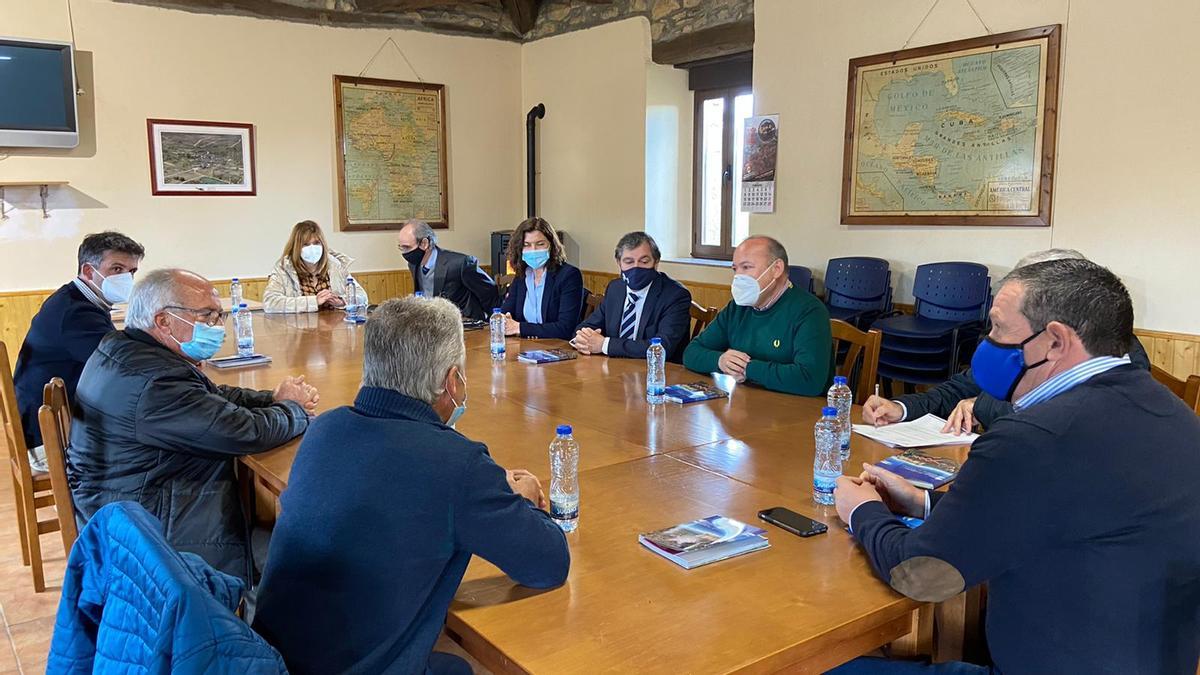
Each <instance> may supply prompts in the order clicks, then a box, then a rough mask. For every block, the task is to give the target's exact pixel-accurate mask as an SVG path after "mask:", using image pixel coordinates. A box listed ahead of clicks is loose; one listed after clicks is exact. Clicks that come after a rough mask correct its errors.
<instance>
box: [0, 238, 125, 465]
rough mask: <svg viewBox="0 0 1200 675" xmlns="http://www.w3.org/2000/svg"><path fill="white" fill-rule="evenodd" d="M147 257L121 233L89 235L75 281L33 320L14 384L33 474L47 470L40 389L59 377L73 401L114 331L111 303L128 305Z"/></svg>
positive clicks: (84, 240) (82, 245)
mask: <svg viewBox="0 0 1200 675" xmlns="http://www.w3.org/2000/svg"><path fill="white" fill-rule="evenodd" d="M145 254H146V250H145V249H144V248H142V245H141V244H139V243H137V242H136V241H134V240H132V239H130V238H129V237H126V236H125V235H123V234H121V233H120V232H99V233H97V234H89V235H88V236H86V237H84V238H83V242H82V243H80V244H79V254H78V267H77V268H76V270H77V272H78V276H76V277H75V278H74V279H72V280H71V282H70V283H68V284H67V285H65V286H63V287H62V288H59V289H58V290H57V291H55V292H54V293H53V294H51V295H50V297H49V298H46V301H45V302H44V303H42V307H41V309H39V310H38V313H37V314H35V315H34V317H33V321H32V322H31V323H30V325H29V332H28V333H27V334H26V335H25V342H24V343H23V344H22V345H21V353H20V354H19V355H18V356H17V367H16V370H15V372H14V374H13V385H14V387H15V389H16V392H17V406H18V408H19V409H20V412H21V426H22V428H23V429H24V431H25V444H26V445H27V446H28V447H29V449H30V454H31V459H32V460H34V464H35V467H34V468H35V469H37V470H42V471H44V470H45V465H44V462H45V450H43V449H41V448H40V447H39V446H41V445H42V430H41V426H39V424H38V419H37V414H38V408H40V407H41V405H42V388H43V387H45V386H46V383H47V382H49V381H50V380H51V378H55V377H61V378H62V379H63V383H64V384H65V385H66V388H67V398H68V400H71V401H73V400H75V386H76V385H77V384H79V374H80V373H82V372H83V364H85V363H87V360H88V357H90V356H91V355H92V352H94V351H96V345H98V344H100V339H101V338H103V337H104V336H105V335H107V334H108V333H110V332H112V331H113V330H114V326H113V322H112V318H111V317H110V316H109V312H110V311H111V310H112V306H113V304H115V303H119V302H126V301H127V300H129V293H130V291H131V290H133V275H134V274H136V273H137V271H138V265H139V264H141V261H142V257H143V256H144V255H145ZM32 455H37V456H36V459H35V458H34V457H33V456H32Z"/></svg>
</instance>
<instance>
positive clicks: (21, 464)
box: [0, 342, 58, 593]
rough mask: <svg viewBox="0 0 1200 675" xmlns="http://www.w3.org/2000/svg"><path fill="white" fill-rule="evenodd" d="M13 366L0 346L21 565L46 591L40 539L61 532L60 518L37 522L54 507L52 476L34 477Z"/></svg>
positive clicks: (0, 391) (0, 413) (1, 399)
mask: <svg viewBox="0 0 1200 675" xmlns="http://www.w3.org/2000/svg"><path fill="white" fill-rule="evenodd" d="M12 372H13V371H12V363H11V362H10V361H9V360H8V346H7V345H5V344H4V343H3V342H0V422H2V423H3V425H4V440H5V442H6V444H7V445H8V464H9V468H10V469H11V472H12V482H13V496H14V498H15V499H16V502H17V529H18V531H19V536H20V537H21V563H22V564H24V565H29V566H30V567H31V568H32V570H31V571H32V572H33V588H34V590H35V591H37V592H38V593H41V592H42V591H44V590H46V574H45V570H44V569H43V567H42V545H41V540H40V539H39V538H38V535H42V534H46V533H47V532H57V531H58V518H57V516H56V517H54V518H50V519H48V520H38V515H37V511H38V509H40V508H43V507H46V506H54V493H53V485H52V484H51V482H50V475H49V474H46V473H34V472H33V469H32V467H30V466H29V449H28V448H27V447H25V431H24V429H23V428H22V427H21V415H20V413H19V412H18V410H17V393H16V389H15V388H14V387H13V378H12Z"/></svg>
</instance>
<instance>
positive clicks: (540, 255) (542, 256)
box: [521, 251, 550, 270]
mask: <svg viewBox="0 0 1200 675" xmlns="http://www.w3.org/2000/svg"><path fill="white" fill-rule="evenodd" d="M521 260H524V261H525V264H526V265H529V266H530V267H531V268H533V269H535V270H540V269H542V268H543V267H545V266H546V263H548V262H550V251H525V252H524V253H522V254H521Z"/></svg>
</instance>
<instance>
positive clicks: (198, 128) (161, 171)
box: [146, 119, 257, 196]
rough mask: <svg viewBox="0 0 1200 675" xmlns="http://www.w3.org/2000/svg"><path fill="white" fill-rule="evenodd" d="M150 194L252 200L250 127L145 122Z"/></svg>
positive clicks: (252, 137) (247, 125) (252, 161)
mask: <svg viewBox="0 0 1200 675" xmlns="http://www.w3.org/2000/svg"><path fill="white" fill-rule="evenodd" d="M146 135H147V137H148V142H149V145H150V189H151V192H152V193H153V194H154V195H156V196H157V195H227V196H254V195H255V194H256V190H257V186H256V184H255V177H254V125H252V124H240V123H236V122H197V121H193V120H161V119H148V120H146Z"/></svg>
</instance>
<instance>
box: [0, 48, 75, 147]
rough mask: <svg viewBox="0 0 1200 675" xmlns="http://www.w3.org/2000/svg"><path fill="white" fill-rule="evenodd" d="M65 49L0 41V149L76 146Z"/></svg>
mask: <svg viewBox="0 0 1200 675" xmlns="http://www.w3.org/2000/svg"><path fill="white" fill-rule="evenodd" d="M74 56H75V55H74V53H73V50H72V49H71V45H70V43H67V42H46V41H33V40H24V39H21V38H6V37H0V147H7V148H73V147H75V146H77V145H79V120H78V116H77V114H76V112H77V111H76V107H75V58H74Z"/></svg>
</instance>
